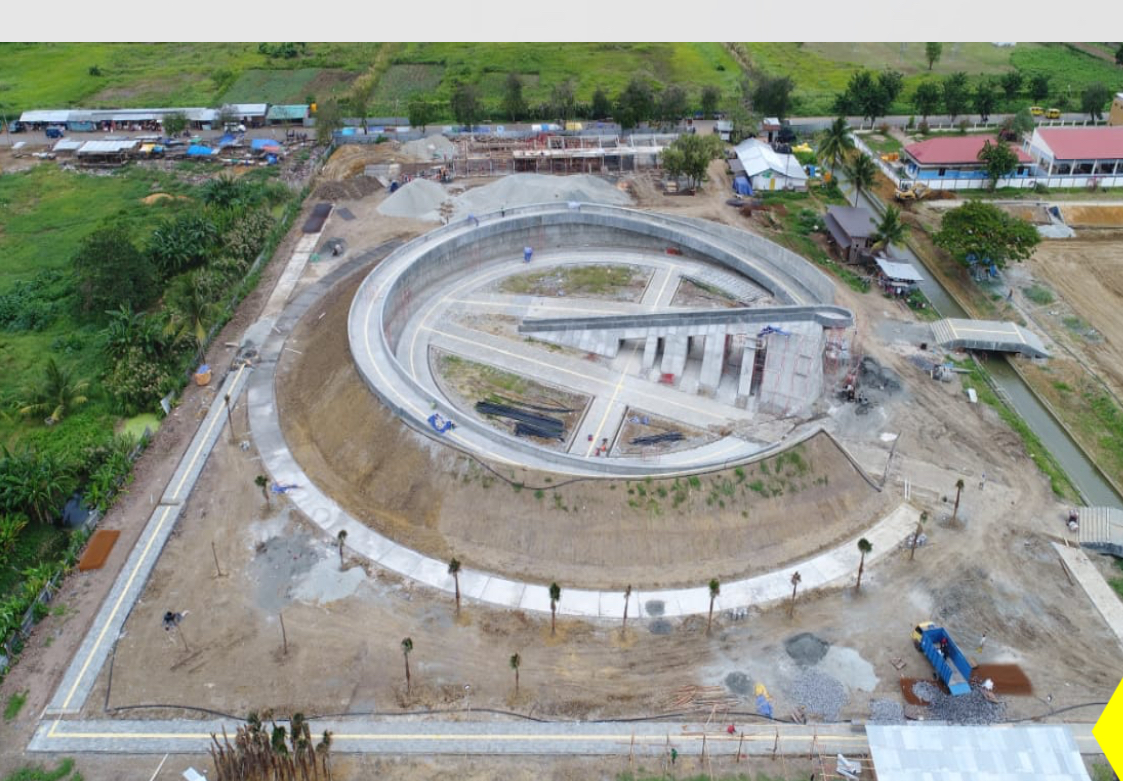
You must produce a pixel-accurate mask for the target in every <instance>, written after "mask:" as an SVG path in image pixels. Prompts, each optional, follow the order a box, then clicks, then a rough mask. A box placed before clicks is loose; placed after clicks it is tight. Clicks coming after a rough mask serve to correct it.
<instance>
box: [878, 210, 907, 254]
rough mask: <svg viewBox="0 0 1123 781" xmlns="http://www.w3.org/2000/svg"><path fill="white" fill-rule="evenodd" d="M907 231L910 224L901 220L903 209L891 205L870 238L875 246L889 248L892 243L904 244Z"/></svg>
mask: <svg viewBox="0 0 1123 781" xmlns="http://www.w3.org/2000/svg"><path fill="white" fill-rule="evenodd" d="M907 233H908V226H906V225H905V224H904V223H903V222H901V210H900V209H898V208H897V207H896V206H889V207H888V208H886V209H885V214H884V215H883V216H882V218H881V222H879V223H878V224H877V228H876V229H875V230H874V232H873V235H872V236H870V238H871V239H873V242H874V243H873V246H874V247H879V246H880V247H884V248H885V249H887V250H888V249H889V245H890V244H903V243H904V241H905V234H907Z"/></svg>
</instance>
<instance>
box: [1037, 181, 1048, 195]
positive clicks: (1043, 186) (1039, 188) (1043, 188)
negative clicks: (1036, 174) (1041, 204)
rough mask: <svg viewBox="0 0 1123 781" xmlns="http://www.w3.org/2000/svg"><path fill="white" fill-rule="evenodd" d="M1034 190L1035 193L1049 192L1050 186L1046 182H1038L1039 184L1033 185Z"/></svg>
mask: <svg viewBox="0 0 1123 781" xmlns="http://www.w3.org/2000/svg"><path fill="white" fill-rule="evenodd" d="M1033 191H1034V192H1035V193H1042V194H1044V193H1048V192H1049V186H1048V185H1047V184H1045V183H1044V182H1038V183H1037V184H1035V185H1033Z"/></svg>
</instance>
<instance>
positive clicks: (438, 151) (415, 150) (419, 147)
mask: <svg viewBox="0 0 1123 781" xmlns="http://www.w3.org/2000/svg"><path fill="white" fill-rule="evenodd" d="M402 152H403V153H405V154H407V155H409V156H410V157H412V158H413V159H414V160H417V161H418V162H421V163H427V162H429V161H435V162H436V161H443V160H450V159H452V157H453V156H454V155H455V154H456V144H454V143H452V142H451V141H449V140H448V139H447V138H445V137H444V136H442V135H440V134H439V133H438V134H434V135H431V136H429V137H428V138H419V139H417V140H416V141H407V142H406V143H404V144H402Z"/></svg>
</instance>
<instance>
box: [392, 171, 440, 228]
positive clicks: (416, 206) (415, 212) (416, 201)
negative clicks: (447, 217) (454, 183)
mask: <svg viewBox="0 0 1123 781" xmlns="http://www.w3.org/2000/svg"><path fill="white" fill-rule="evenodd" d="M447 200H448V193H446V192H445V188H443V187H441V186H440V185H439V184H437V183H436V182H433V181H430V180H428V179H414V180H413V181H412V182H409V183H408V184H404V185H402V186H401V187H399V188H398V190H397V191H396V192H394V193H391V195H390V197H388V198H387V199H386V200H385V201H383V202H382V203H381V204H380V205H379V207H378V213H379V214H384V215H386V216H387V217H409V218H410V219H413V220H430V221H432V222H440V219H441V215H440V208H441V204H442V203H444V202H445V201H447Z"/></svg>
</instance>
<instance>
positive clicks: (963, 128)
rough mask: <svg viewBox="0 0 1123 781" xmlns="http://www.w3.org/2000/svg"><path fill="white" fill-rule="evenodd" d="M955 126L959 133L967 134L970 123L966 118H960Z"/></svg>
mask: <svg viewBox="0 0 1123 781" xmlns="http://www.w3.org/2000/svg"><path fill="white" fill-rule="evenodd" d="M957 127H958V128H959V135H961V136H965V135H967V129H968V128H969V127H971V123H970V122H968V121H967V120H966V119H961V120H959V124H958V125H957Z"/></svg>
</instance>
